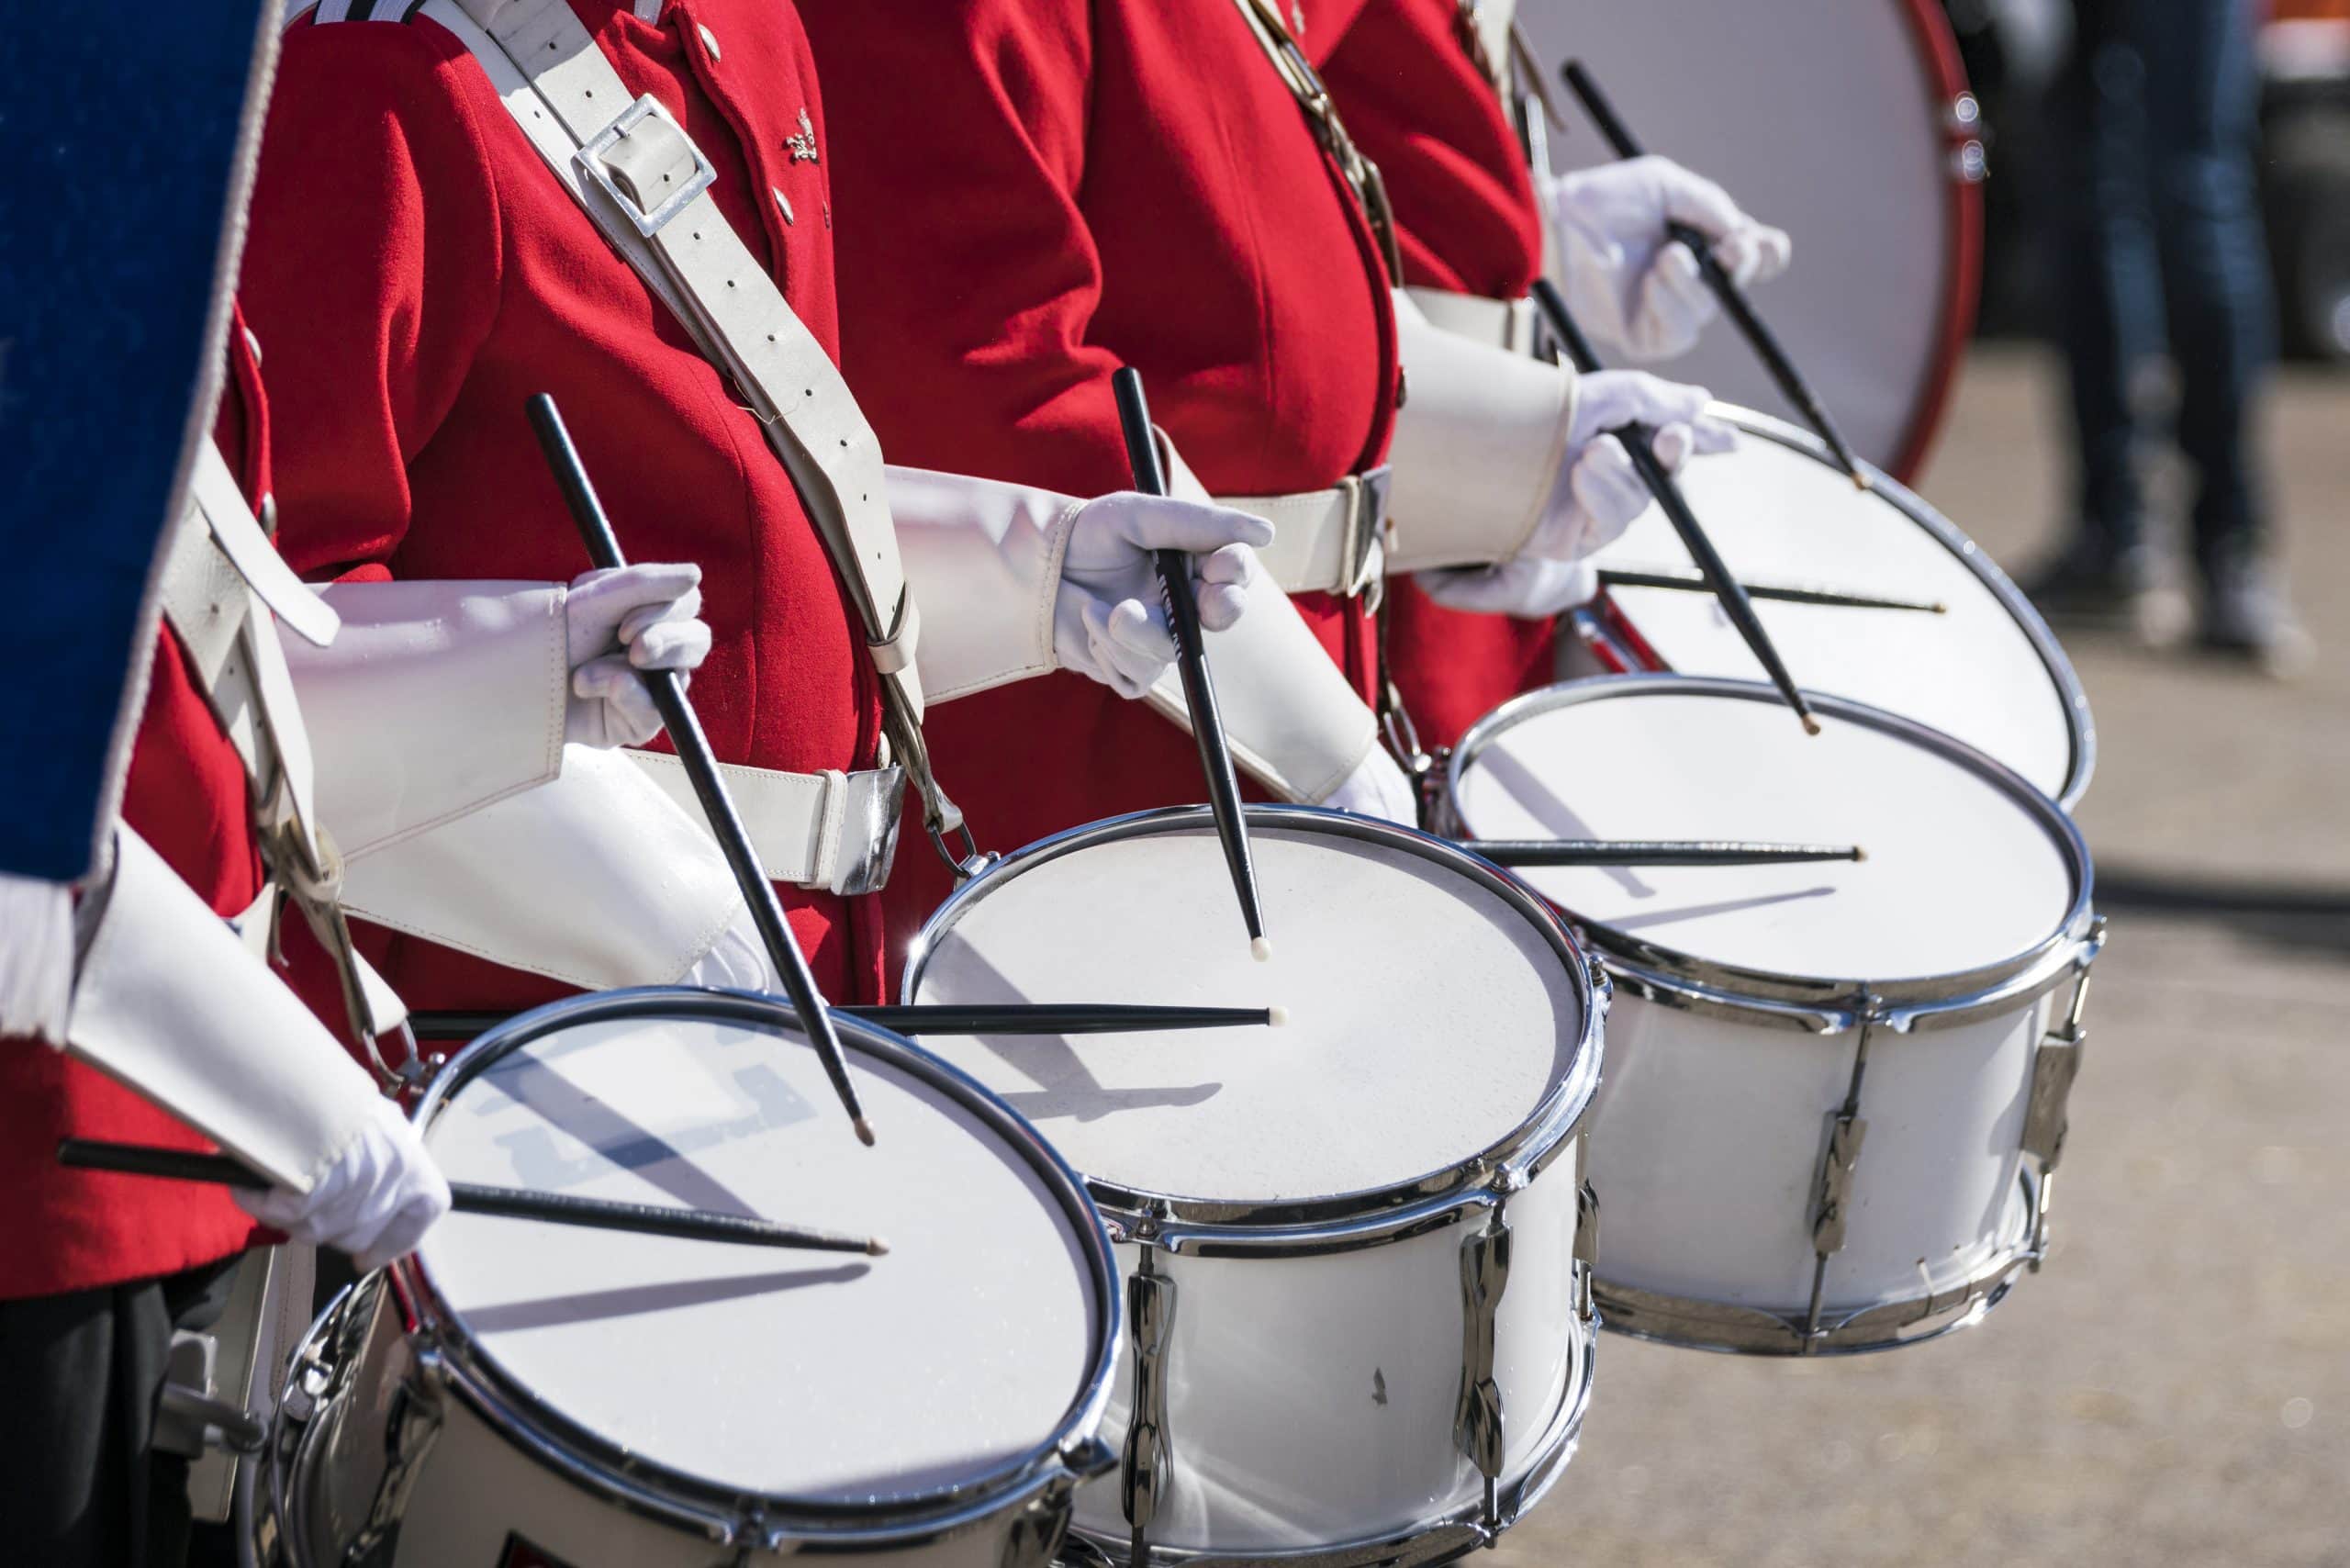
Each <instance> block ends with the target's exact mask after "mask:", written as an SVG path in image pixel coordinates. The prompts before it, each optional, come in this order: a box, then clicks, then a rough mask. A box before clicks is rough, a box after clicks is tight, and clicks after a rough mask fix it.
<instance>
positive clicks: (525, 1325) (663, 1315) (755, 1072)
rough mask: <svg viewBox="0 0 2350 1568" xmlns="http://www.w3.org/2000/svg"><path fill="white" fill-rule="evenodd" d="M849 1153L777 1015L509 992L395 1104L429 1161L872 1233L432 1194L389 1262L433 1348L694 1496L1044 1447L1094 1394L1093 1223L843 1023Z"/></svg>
mask: <svg viewBox="0 0 2350 1568" xmlns="http://www.w3.org/2000/svg"><path fill="white" fill-rule="evenodd" d="M841 1027H842V1034H843V1037H844V1045H845V1047H846V1048H847V1051H848V1056H849V1066H850V1071H851V1073H852V1074H853V1075H854V1077H855V1080H856V1087H857V1091H858V1093H859V1094H860V1096H861V1097H862V1099H863V1101H864V1103H865V1106H866V1109H867V1113H868V1114H869V1115H870V1116H871V1117H872V1120H873V1124H874V1126H875V1127H876V1128H877V1130H878V1134H879V1138H880V1142H879V1145H878V1148H863V1147H861V1146H860V1145H859V1144H858V1143H857V1141H856V1137H855V1135H854V1134H853V1133H852V1132H851V1131H850V1128H849V1126H848V1121H847V1118H846V1117H845V1115H844V1114H842V1112H841V1110H840V1107H839V1105H838V1103H837V1102H836V1101H835V1100H834V1095H833V1092H832V1089H831V1087H830V1085H829V1083H828V1081H827V1080H826V1078H825V1076H824V1073H823V1070H822V1066H821V1065H820V1063H819V1062H818V1060H817V1058H816V1056H815V1053H814V1052H813V1051H812V1050H811V1049H810V1048H809V1047H808V1046H807V1045H806V1044H805V1043H804V1040H803V1039H802V1037H801V1036H800V1034H799V1032H798V1030H797V1027H796V1024H795V1023H794V1022H793V1021H792V1019H791V1014H790V1012H789V1008H788V1007H786V1006H783V1005H782V1004H780V1003H778V1002H772V1001H769V1000H767V999H763V998H754V997H749V996H743V995H734V994H730V993H724V992H714V991H619V992H610V993H607V994H605V995H602V996H597V997H587V998H580V999H577V1000H576V1001H574V1002H564V1003H558V1004H556V1006H555V1007H554V1008H549V1009H543V1010H541V1011H540V1012H539V1013H536V1014H526V1015H525V1016H524V1017H523V1018H520V1019H518V1020H516V1021H514V1022H513V1023H510V1024H509V1025H506V1026H504V1027H503V1028H501V1029H499V1030H498V1031H496V1032H494V1033H493V1034H491V1035H488V1036H484V1037H483V1038H482V1039H480V1040H479V1041H476V1043H475V1044H474V1045H473V1046H472V1047H469V1048H468V1049H467V1050H466V1051H465V1052H464V1054H462V1055H461V1056H459V1057H458V1058H456V1060H455V1061H454V1062H453V1063H452V1064H451V1066H450V1068H449V1069H447V1070H444V1072H443V1073H442V1078H441V1080H440V1081H438V1082H437V1083H436V1086H435V1089H434V1091H433V1092H432V1094H431V1096H430V1097H429V1098H428V1099H427V1101H426V1103H424V1104H423V1105H422V1106H421V1107H420V1110H419V1112H418V1117H419V1120H420V1125H421V1126H423V1128H424V1136H425V1141H426V1143H427V1144H428V1145H429V1146H430V1148H431V1150H432V1153H433V1157H434V1158H435V1159H437V1160H438V1161H439V1162H440V1165H441V1168H442V1170H443V1171H444V1172H445V1173H446V1174H447V1175H448V1176H449V1178H450V1179H451V1180H452V1181H456V1182H484V1183H491V1184H496V1185H501V1186H522V1187H530V1188H537V1189H543V1190H546V1191H550V1192H554V1193H565V1194H571V1195H576V1196H583V1197H594V1198H610V1199H617V1200H621V1201H626V1202H632V1203H642V1204H666V1205H672V1206H683V1207H692V1208H706V1209H713V1210H717V1211H720V1212H722V1213H728V1214H743V1215H759V1216H762V1217H765V1218H768V1219H772V1220H777V1221H780V1222H785V1223H790V1224H796V1225H803V1226H813V1227H816V1228H820V1229H826V1230H836V1231H846V1232H851V1233H856V1234H867V1235H878V1236H880V1237H882V1238H885V1239H886V1240H887V1241H888V1242H889V1244H890V1251H889V1252H888V1254H887V1255H886V1256H881V1257H873V1258H867V1257H863V1256H859V1255H855V1254H842V1253H833V1252H811V1251H784V1250H775V1249H763V1248H754V1247H744V1246H733V1245H720V1244H713V1243H709V1242H702V1241H694V1240H686V1239H679V1238H666V1237H655V1236H639V1235H631V1234H624V1233H620V1232H614V1231H609V1230H598V1229H586V1228H576V1227H572V1226H554V1225H541V1224H535V1223H532V1222H529V1221H522V1220H515V1219H507V1218H498V1217H491V1216H484V1215H462V1214H458V1215H450V1216H449V1217H448V1218H447V1219H445V1220H443V1221H442V1223H441V1224H440V1225H439V1226H436V1227H435V1228H434V1230H433V1231H432V1233H431V1235H430V1236H429V1237H428V1238H426V1240H425V1243H424V1245H423V1247H422V1249H420V1252H419V1253H418V1254H417V1255H416V1256H415V1257H414V1258H413V1259H412V1260H408V1262H406V1263H403V1264H402V1265H401V1266H400V1267H401V1270H402V1275H401V1279H402V1282H403V1284H404V1287H405V1288H407V1289H408V1290H409V1291H411V1292H414V1293H416V1294H418V1296H419V1299H420V1301H421V1302H422V1303H423V1304H424V1305H423V1313H424V1316H426V1317H427V1318H428V1319H430V1320H431V1327H432V1328H433V1331H434V1332H436V1333H437V1335H438V1337H439V1338H441V1339H442V1341H443V1342H444V1343H445V1344H446V1345H447V1346H448V1347H449V1353H450V1355H451V1357H452V1359H453V1361H455V1362H456V1363H457V1364H459V1365H460V1366H462V1367H464V1368H465V1369H467V1370H468V1371H469V1372H471V1373H472V1374H473V1375H476V1376H477V1377H483V1378H487V1379H488V1380H489V1382H490V1383H491V1384H492V1385H493V1386H494V1388H495V1390H496V1391H498V1394H500V1396H502V1397H503V1398H505V1399H506V1400H508V1401H509V1402H510V1403H512V1404H515V1405H518V1406H520V1407H522V1408H525V1409H527V1410H529V1411H530V1412H531V1417H530V1419H531V1420H532V1424H533V1425H534V1426H536V1425H541V1424H543V1425H544V1426H545V1427H546V1428H547V1429H548V1430H550V1431H551V1432H553V1433H554V1435H555V1438H556V1440H557V1442H558V1443H559V1444H563V1445H565V1446H566V1447H568V1448H570V1449H572V1450H575V1451H581V1452H585V1453H587V1454H588V1455H589V1456H590V1457H591V1458H599V1459H601V1460H602V1461H603V1462H607V1463H610V1464H613V1465H616V1466H618V1467H621V1468H623V1469H625V1471H626V1473H628V1474H629V1475H630V1476H632V1477H635V1478H641V1477H642V1476H643V1473H645V1472H646V1471H647V1470H651V1471H654V1472H656V1473H663V1474H666V1476H668V1477H671V1478H673V1479H675V1480H677V1482H679V1483H680V1484H682V1485H683V1486H685V1487H686V1488H687V1489H688V1490H690V1491H692V1492H694V1493H697V1494H707V1495H718V1496H722V1497H725V1498H728V1499H730V1500H731V1499H734V1498H738V1497H751V1498H759V1499H776V1500H778V1504H777V1506H776V1507H775V1508H773V1509H771V1510H770V1511H771V1512H787V1511H788V1510H789V1508H790V1507H792V1506H800V1505H810V1506H826V1507H838V1506H854V1505H890V1504H897V1503H903V1502H906V1501H910V1500H919V1499H922V1498H925V1497H932V1496H936V1495H941V1494H950V1493H961V1492H964V1491H966V1490H967V1489H970V1488H975V1487H984V1486H985V1485H987V1484H990V1483H991V1482H992V1481H996V1480H1002V1479H1003V1478H1005V1477H1007V1476H1010V1475H1013V1474H1017V1473H1023V1472H1024V1470H1025V1469H1026V1468H1027V1467H1029V1466H1031V1465H1032V1464H1034V1463H1035V1462H1040V1461H1041V1460H1042V1459H1044V1458H1045V1457H1046V1456H1048V1455H1049V1454H1050V1452H1051V1450H1053V1449H1054V1448H1055V1447H1056V1446H1057V1443H1058V1441H1059V1440H1060V1439H1062V1438H1063V1436H1064V1435H1065V1434H1066V1433H1067V1432H1068V1431H1069V1429H1070V1428H1071V1427H1072V1424H1073V1423H1076V1422H1079V1421H1080V1420H1082V1421H1091V1419H1092V1418H1093V1417H1094V1415H1096V1414H1098V1409H1099V1401H1100V1399H1101V1398H1102V1396H1103V1395H1104V1394H1106V1387H1107V1384H1106V1378H1107V1375H1108V1372H1109V1370H1110V1351H1111V1348H1112V1346H1113V1343H1114V1340H1115V1312H1116V1307H1115V1301H1116V1284H1115V1282H1114V1277H1113V1274H1112V1272H1111V1269H1110V1260H1109V1253H1108V1242H1107V1238H1106V1237H1104V1236H1103V1234H1102V1231H1101V1228H1100V1222H1099V1221H1098V1219H1097V1218H1096V1217H1095V1216H1094V1215H1093V1214H1092V1211H1091V1207H1090V1206H1089V1205H1088V1204H1087V1203H1086V1200H1085V1197H1084V1194H1083V1192H1082V1190H1081V1189H1080V1187H1079V1186H1078V1185H1077V1183H1076V1182H1075V1179H1074V1178H1073V1177H1072V1176H1071V1175H1070V1174H1069V1172H1068V1170H1067V1169H1066V1168H1065V1167H1062V1166H1060V1165H1059V1163H1058V1162H1057V1159H1055V1158H1054V1157H1053V1155H1052V1154H1051V1152H1050V1150H1049V1149H1048V1148H1046V1147H1045V1146H1044V1145H1043V1144H1042V1143H1041V1141H1040V1140H1037V1139H1036V1138H1035V1137H1034V1136H1033V1134H1031V1133H1028V1132H1027V1131H1025V1130H1024V1128H1022V1127H1021V1126H1020V1124H1019V1123H1018V1121H1017V1119H1016V1118H1015V1117H1013V1116H1012V1115H1011V1114H1009V1113H1007V1112H1005V1111H1004V1109H1003V1107H1002V1105H1001V1104H998V1103H993V1102H991V1101H990V1099H989V1097H988V1096H987V1095H986V1094H985V1093H984V1092H981V1091H980V1090H979V1088H978V1087H977V1086H976V1085H974V1084H971V1083H970V1082H969V1081H968V1080H965V1079H963V1078H962V1077H961V1075H959V1074H956V1073H953V1072H951V1071H949V1070H946V1069H944V1068H942V1067H940V1066H939V1065H938V1064H937V1063H935V1062H932V1061H929V1060H927V1059H925V1058H923V1057H922V1055H921V1054H920V1053H919V1052H917V1051H915V1050H914V1049H913V1048H912V1047H911V1046H908V1045H907V1044H906V1043H905V1042H903V1041H901V1040H898V1039H897V1038H896V1037H895V1036H890V1035H888V1034H886V1033H885V1032H883V1031H881V1030H878V1029H874V1028H872V1027H870V1026H868V1025H860V1024H857V1023H856V1021H854V1020H847V1019H844V1020H843V1021H842V1025H841Z"/></svg>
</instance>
